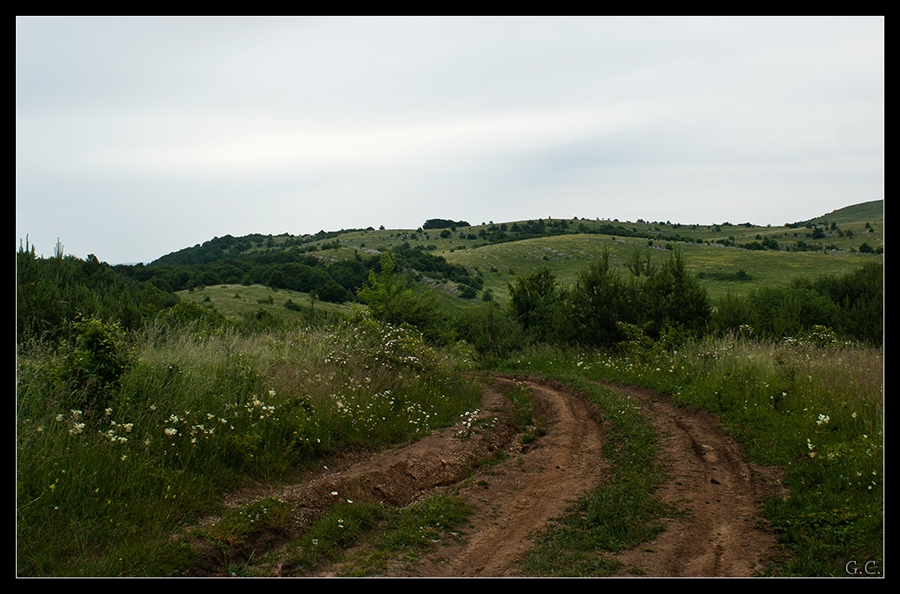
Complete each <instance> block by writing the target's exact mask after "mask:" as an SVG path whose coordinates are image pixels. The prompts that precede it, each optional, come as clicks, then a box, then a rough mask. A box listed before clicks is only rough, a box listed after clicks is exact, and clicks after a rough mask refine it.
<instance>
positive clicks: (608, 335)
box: [564, 249, 650, 346]
mask: <svg viewBox="0 0 900 594" xmlns="http://www.w3.org/2000/svg"><path fill="white" fill-rule="evenodd" d="M632 265H633V266H634V267H635V268H634V269H633V272H634V271H635V270H636V271H637V272H638V273H640V272H641V271H643V270H650V259H649V253H648V258H647V260H646V268H643V267H642V263H641V261H640V257H639V255H636V256H635V258H634V259H633V260H632ZM625 298H626V291H625V286H624V285H623V283H622V282H621V280H620V279H619V275H618V274H616V272H615V271H614V270H611V269H610V266H609V250H608V249H604V250H603V253H602V255H601V257H600V259H599V260H597V261H594V262H591V263H590V264H588V265H587V267H585V268H584V269H583V270H582V271H581V272H579V273H578V277H577V279H576V281H575V288H574V289H573V290H572V292H571V294H569V295H568V299H567V303H566V305H567V315H566V322H567V323H566V324H565V326H564V327H565V331H566V333H567V336H566V338H567V340H569V341H570V342H576V343H580V344H584V345H589V346H611V345H613V344H615V343H617V342H619V341H620V340H622V339H623V338H624V337H623V336H622V333H621V331H620V330H619V328H618V326H617V324H616V322H618V321H624V320H623V317H624V316H623V313H624V311H625V308H626V300H625Z"/></svg>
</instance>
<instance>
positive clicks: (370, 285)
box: [357, 252, 451, 343]
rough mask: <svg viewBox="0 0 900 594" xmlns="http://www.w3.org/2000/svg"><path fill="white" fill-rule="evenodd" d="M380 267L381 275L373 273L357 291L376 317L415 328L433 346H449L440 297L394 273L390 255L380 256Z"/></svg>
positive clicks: (448, 333)
mask: <svg viewBox="0 0 900 594" xmlns="http://www.w3.org/2000/svg"><path fill="white" fill-rule="evenodd" d="M380 264H381V274H376V273H375V271H374V270H373V271H371V272H370V273H369V279H368V281H367V282H366V283H365V284H364V285H363V286H362V287H361V288H360V289H359V291H357V295H358V296H359V298H360V300H361V301H363V302H364V303H366V304H367V305H368V306H369V310H370V311H371V312H372V315H373V317H375V319H376V320H380V321H382V322H387V323H389V324H393V325H396V326H400V325H403V324H409V325H410V326H415V327H416V328H417V329H418V330H419V331H420V332H422V335H423V336H424V337H425V338H426V339H427V340H428V341H430V342H433V343H446V342H449V341H450V339H451V334H450V332H449V326H448V324H447V320H446V317H445V316H444V314H443V312H442V311H441V310H440V308H439V307H438V304H437V296H436V295H435V294H434V293H433V292H431V291H427V290H425V291H422V290H417V289H416V288H414V287H413V286H412V284H411V283H410V281H409V279H408V278H407V277H406V276H405V275H402V274H399V273H397V272H395V271H394V260H393V258H392V257H391V253H390V252H384V253H383V254H381V260H380Z"/></svg>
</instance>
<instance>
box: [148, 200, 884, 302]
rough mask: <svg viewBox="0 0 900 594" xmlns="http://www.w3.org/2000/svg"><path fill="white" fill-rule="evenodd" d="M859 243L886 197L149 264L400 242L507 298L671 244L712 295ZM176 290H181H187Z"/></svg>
mask: <svg viewBox="0 0 900 594" xmlns="http://www.w3.org/2000/svg"><path fill="white" fill-rule="evenodd" d="M863 244H866V245H868V246H870V247H872V248H873V249H876V250H878V249H879V248H881V249H883V245H884V201H883V200H877V201H872V202H866V203H862V204H857V205H853V206H848V207H846V208H842V209H839V210H836V211H833V212H831V213H828V214H825V215H822V216H820V217H816V218H812V219H809V220H808V221H803V222H797V223H789V224H785V225H783V226H779V227H773V226H759V225H753V224H751V223H750V222H743V223H740V222H739V223H733V222H730V221H726V222H722V223H721V224H716V225H696V224H681V223H673V222H671V221H665V222H662V221H644V220H642V219H639V220H638V221H635V222H630V221H626V222H620V221H618V220H600V219H595V220H587V219H583V218H582V219H579V218H577V217H576V218H573V219H543V220H538V221H533V220H532V221H509V222H505V223H494V222H493V221H490V222H487V223H484V222H482V223H481V224H475V225H469V226H460V227H453V228H447V229H423V228H421V227H420V228H418V229H374V228H372V227H369V228H367V229H352V230H341V231H335V232H328V233H326V232H324V231H321V232H319V233H317V234H315V235H305V236H291V235H287V234H285V235H280V236H263V235H251V236H246V237H242V238H232V237H230V236H226V237H225V238H214V239H213V240H211V241H210V242H206V243H205V244H203V246H199V245H198V246H194V247H193V248H186V249H185V250H180V251H179V252H175V253H173V254H168V255H167V256H164V257H162V258H160V259H159V260H157V261H156V262H154V263H153V264H151V266H158V265H165V264H169V265H171V264H173V263H177V262H204V261H205V262H208V261H219V260H227V259H231V258H246V257H252V255H253V254H261V253H277V252H281V251H293V252H300V253H305V254H310V255H313V256H315V258H317V259H318V260H319V261H320V262H322V263H323V264H330V263H334V262H337V261H340V260H345V259H350V258H356V259H359V258H360V256H362V257H369V256H373V255H378V254H379V253H381V252H382V251H384V250H397V249H398V248H399V247H400V246H404V245H406V246H409V247H411V248H414V249H421V250H422V251H423V252H426V253H427V254H430V255H432V256H437V257H440V258H444V259H445V260H446V261H447V262H449V263H451V264H459V265H462V266H465V267H466V268H467V269H468V270H469V271H470V272H471V273H472V274H474V275H477V276H479V277H480V278H481V279H482V281H483V287H482V291H480V292H479V293H478V297H482V296H483V295H484V292H485V291H490V293H491V294H492V296H493V298H494V299H495V300H497V301H498V302H500V303H501V304H502V303H504V302H505V301H506V299H507V287H508V284H509V283H511V282H512V281H513V280H514V279H515V277H516V276H523V275H527V274H530V273H531V272H533V271H534V270H536V269H537V268H538V267H540V266H548V267H550V268H551V270H552V271H553V273H554V274H555V275H556V277H557V278H558V280H559V281H560V282H561V283H563V284H571V283H573V282H574V281H575V278H576V275H577V274H578V272H579V271H580V270H581V269H582V268H583V267H584V266H585V265H586V264H587V263H588V262H589V261H591V260H592V259H594V258H596V257H598V256H599V254H600V253H601V252H602V250H603V249H604V248H608V249H609V251H610V256H611V261H612V263H613V265H614V266H616V267H617V268H619V269H620V270H622V272H623V273H626V272H627V271H626V270H625V268H624V267H625V263H626V260H627V258H628V257H629V256H630V255H631V253H632V252H633V251H634V250H636V249H638V250H647V249H649V250H650V251H651V254H652V256H653V257H655V259H656V260H657V261H658V262H661V261H662V260H664V259H665V258H666V257H667V255H668V254H669V253H670V251H671V250H674V249H678V250H681V251H682V252H683V253H684V255H685V258H686V263H687V267H688V269H689V270H690V271H691V272H692V273H694V274H696V275H697V276H698V277H699V279H700V281H701V282H702V283H703V285H704V286H706V288H707V290H708V291H709V294H710V297H711V299H712V301H713V303H715V302H717V300H718V299H720V298H721V297H722V296H724V295H725V294H726V292H727V291H729V290H730V291H732V292H735V293H737V294H747V293H749V292H750V291H752V290H754V289H757V288H760V287H763V286H772V285H782V284H787V283H789V282H790V281H791V280H793V279H794V278H797V277H809V278H814V277H816V276H819V275H838V274H843V273H846V272H849V271H852V270H855V269H857V268H859V267H860V266H861V265H862V264H863V263H864V262H867V261H871V260H872V259H873V258H879V259H880V258H882V256H881V255H880V254H873V253H861V252H860V251H859V250H860V247H861V246H862V245H863ZM767 247H768V249H767ZM773 247H775V248H777V249H772V248H773ZM417 278H418V279H419V280H420V281H423V282H424V283H426V284H428V285H430V286H432V287H434V288H436V289H438V291H439V293H440V294H441V298H442V302H443V303H444V304H445V306H446V307H447V308H448V309H451V310H453V309H460V308H464V307H465V306H466V305H468V304H472V303H477V302H478V301H477V300H472V299H461V298H460V297H459V295H460V293H461V288H463V287H462V286H461V285H458V284H456V283H454V282H451V281H449V280H447V279H446V278H443V279H442V278H440V277H439V276H438V277H437V278H432V277H430V276H429V273H428V272H427V271H425V272H423V271H421V270H419V271H418V272H417ZM216 286H217V285H211V286H210V287H209V288H208V292H207V293H206V294H205V295H204V296H203V297H202V298H206V297H209V298H210V302H208V303H211V304H213V305H215V307H216V309H217V310H219V311H221V312H222V313H225V314H226V315H238V313H240V312H246V311H247V310H249V309H253V308H256V307H263V308H266V307H272V308H273V313H274V312H276V311H277V312H278V313H280V314H285V313H286V312H287V313H288V314H290V313H291V312H288V310H286V309H285V308H284V307H283V302H284V301H286V300H287V299H291V300H292V301H293V302H294V303H300V304H308V303H309V296H308V294H306V293H297V294H296V295H294V294H292V292H290V291H281V293H280V294H279V293H276V294H273V295H271V297H272V299H273V300H274V301H273V303H262V302H260V301H262V300H264V299H267V298H268V297H264V296H259V295H256V294H255V292H257V291H263V292H265V291H266V290H268V289H262V288H259V289H253V290H251V288H250V287H244V286H239V285H234V286H231V284H226V285H225V288H224V289H217V288H215V287H216ZM220 293H222V294H221V295H220ZM180 294H182V295H184V292H181V293H180ZM235 295H238V297H235ZM187 296H188V297H189V298H191V299H197V297H198V295H187ZM258 302H259V303H258ZM320 307H323V308H324V307H325V306H324V304H323V305H321V306H320ZM336 307H338V306H336ZM344 307H347V306H344ZM322 311H325V309H322ZM335 311H342V310H340V309H338V310H335Z"/></svg>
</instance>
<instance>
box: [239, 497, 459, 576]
mask: <svg viewBox="0 0 900 594" xmlns="http://www.w3.org/2000/svg"><path fill="white" fill-rule="evenodd" d="M470 513H471V507H470V506H469V504H468V503H467V502H466V501H465V500H463V499H460V498H457V497H453V496H450V495H437V496H435V497H431V498H428V499H423V500H421V501H418V502H416V503H413V504H411V505H409V506H407V507H403V508H391V507H387V506H385V505H383V504H380V503H360V502H349V501H348V502H341V503H339V504H337V505H335V506H334V507H333V508H332V509H331V510H329V511H328V513H326V514H325V515H324V516H323V517H322V518H320V519H319V520H317V521H316V522H315V523H314V524H313V525H312V526H310V528H309V529H308V530H306V531H305V532H304V533H303V534H302V535H300V536H298V537H297V538H295V539H294V540H293V541H292V542H291V543H289V544H288V546H287V547H285V549H284V551H285V552H282V553H273V554H270V555H268V556H266V557H264V558H261V559H260V560H259V561H260V563H259V564H258V565H257V566H256V567H253V566H249V567H247V568H245V571H247V572H248V574H249V575H253V574H254V571H256V572H258V573H260V574H261V575H262V574H265V573H266V572H268V571H269V568H270V567H271V566H272V565H274V564H276V563H278V564H281V565H282V566H283V567H285V568H286V570H287V571H289V572H290V573H291V574H298V575H306V574H310V573H313V572H315V571H317V570H320V569H321V568H323V567H324V566H328V567H329V569H330V570H331V571H336V572H337V574H338V575H341V576H357V577H358V576H378V575H384V574H385V573H386V571H387V570H388V568H389V566H391V565H392V564H396V563H400V564H406V563H412V562H415V561H416V560H418V559H419V557H420V556H421V555H422V554H424V553H427V552H428V551H431V550H434V548H435V547H436V546H437V544H438V543H439V542H442V541H447V540H453V539H459V538H460V537H461V535H460V533H459V532H458V528H459V526H461V525H462V524H463V522H464V521H465V519H466V518H467V517H468V515H469V514H470Z"/></svg>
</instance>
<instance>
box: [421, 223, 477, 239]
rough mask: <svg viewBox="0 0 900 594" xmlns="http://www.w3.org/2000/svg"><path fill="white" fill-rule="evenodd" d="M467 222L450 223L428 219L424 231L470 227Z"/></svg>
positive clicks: (423, 226) (423, 227)
mask: <svg viewBox="0 0 900 594" xmlns="http://www.w3.org/2000/svg"><path fill="white" fill-rule="evenodd" d="M468 226H469V223H467V222H466V221H450V220H447V219H428V220H427V221H425V224H424V225H422V229H450V228H451V227H468ZM442 237H443V236H442Z"/></svg>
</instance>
